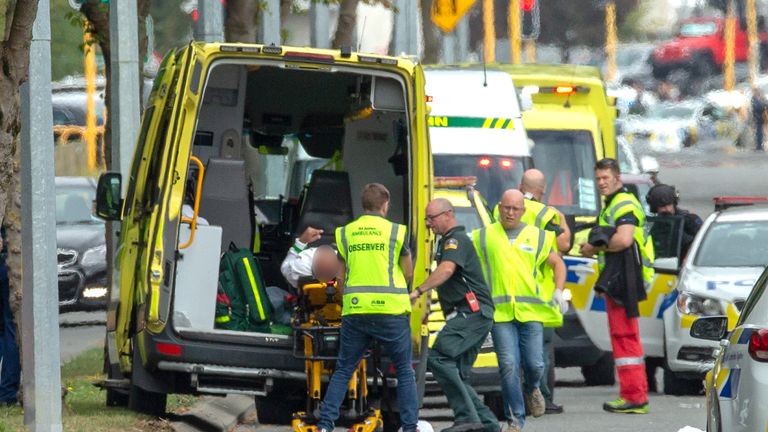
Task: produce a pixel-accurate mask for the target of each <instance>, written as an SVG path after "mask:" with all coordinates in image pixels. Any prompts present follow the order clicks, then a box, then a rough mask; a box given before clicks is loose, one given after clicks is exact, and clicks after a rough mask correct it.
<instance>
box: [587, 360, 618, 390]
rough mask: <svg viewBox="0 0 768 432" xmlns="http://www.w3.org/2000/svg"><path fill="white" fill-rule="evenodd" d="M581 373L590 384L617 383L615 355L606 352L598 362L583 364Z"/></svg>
mask: <svg viewBox="0 0 768 432" xmlns="http://www.w3.org/2000/svg"><path fill="white" fill-rule="evenodd" d="M581 375H582V376H583V377H584V383H585V384H586V385H588V386H604V385H614V384H616V375H615V373H614V363H613V355H612V354H611V353H609V352H608V353H604V354H603V356H602V357H600V359H598V360H597V362H596V363H595V364H593V365H591V366H582V367H581Z"/></svg>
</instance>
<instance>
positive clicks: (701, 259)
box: [694, 222, 768, 267]
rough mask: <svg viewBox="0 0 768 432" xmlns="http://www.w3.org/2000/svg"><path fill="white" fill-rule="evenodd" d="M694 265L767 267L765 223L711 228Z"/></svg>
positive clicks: (716, 224)
mask: <svg viewBox="0 0 768 432" xmlns="http://www.w3.org/2000/svg"><path fill="white" fill-rule="evenodd" d="M694 265H697V266H702V267H765V266H766V265H768V223H766V222H720V223H714V224H712V226H710V228H709V230H708V231H707V233H706V235H705V236H704V239H703V240H702V243H701V246H700V247H699V251H698V253H697V254H696V260H695V261H694Z"/></svg>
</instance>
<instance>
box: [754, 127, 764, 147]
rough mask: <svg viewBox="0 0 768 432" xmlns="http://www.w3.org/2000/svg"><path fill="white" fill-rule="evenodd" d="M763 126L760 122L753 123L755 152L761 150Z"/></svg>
mask: <svg viewBox="0 0 768 432" xmlns="http://www.w3.org/2000/svg"><path fill="white" fill-rule="evenodd" d="M764 125H765V123H764V122H762V121H756V122H755V150H762V149H763V139H764V137H763V126H764Z"/></svg>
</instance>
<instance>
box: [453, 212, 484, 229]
mask: <svg viewBox="0 0 768 432" xmlns="http://www.w3.org/2000/svg"><path fill="white" fill-rule="evenodd" d="M454 210H455V214H456V223H457V224H459V225H463V226H464V228H466V230H467V234H469V233H471V232H472V231H474V230H476V229H478V228H481V227H482V226H483V221H482V220H481V219H480V215H479V214H477V211H476V210H475V208H474V207H454Z"/></svg>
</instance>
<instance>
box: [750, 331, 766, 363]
mask: <svg viewBox="0 0 768 432" xmlns="http://www.w3.org/2000/svg"><path fill="white" fill-rule="evenodd" d="M749 355H750V356H752V358H753V359H754V360H756V361H759V362H768V329H760V330H755V331H754V332H753V333H752V335H751V336H750V337H749Z"/></svg>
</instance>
